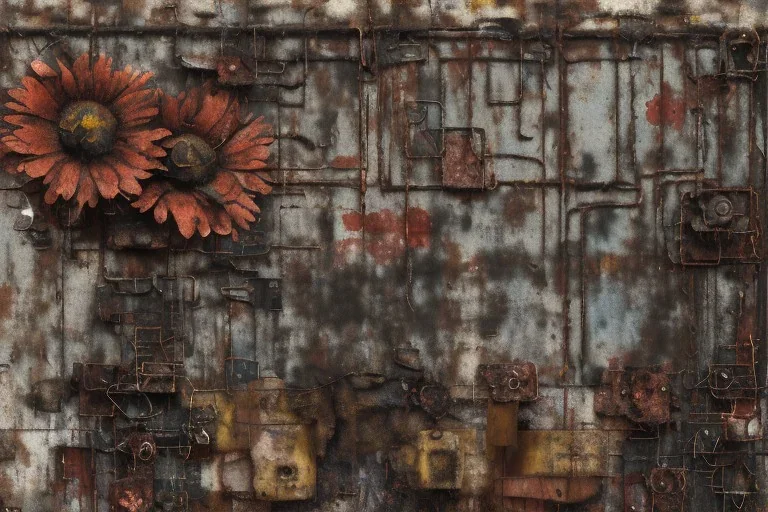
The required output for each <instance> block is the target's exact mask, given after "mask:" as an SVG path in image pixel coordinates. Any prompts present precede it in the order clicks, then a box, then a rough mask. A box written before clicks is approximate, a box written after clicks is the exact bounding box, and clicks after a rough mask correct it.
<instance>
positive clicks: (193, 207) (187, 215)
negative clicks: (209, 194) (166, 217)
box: [164, 192, 211, 239]
mask: <svg viewBox="0 0 768 512" xmlns="http://www.w3.org/2000/svg"><path fill="white" fill-rule="evenodd" d="M164 199H165V202H166V204H167V205H168V209H169V210H170V211H171V214H172V215H173V218H174V219H175V220H176V225H177V226H178V227H179V233H181V236H183V237H184V238H187V239H189V238H192V235H194V234H195V231H199V232H200V234H201V235H202V236H208V235H209V234H210V233H211V226H210V224H209V223H208V216H207V215H206V213H205V208H203V206H202V205H200V203H199V202H198V201H197V199H196V198H195V196H194V195H192V194H189V193H185V192H173V193H170V194H168V195H166V196H165V198H164Z"/></svg>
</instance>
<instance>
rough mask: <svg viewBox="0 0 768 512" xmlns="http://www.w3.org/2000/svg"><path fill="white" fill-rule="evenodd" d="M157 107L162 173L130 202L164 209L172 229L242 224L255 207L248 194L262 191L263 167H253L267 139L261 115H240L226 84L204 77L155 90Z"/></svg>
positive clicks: (222, 229) (223, 229)
mask: <svg viewBox="0 0 768 512" xmlns="http://www.w3.org/2000/svg"><path fill="white" fill-rule="evenodd" d="M161 114H162V118H163V121H164V123H165V126H167V127H168V128H170V129H171V131H172V132H173V136H172V137H169V138H168V139H166V140H165V141H163V142H162V145H163V146H164V147H165V148H166V149H167V150H168V157H167V158H166V161H165V163H166V166H167V168H168V172H167V173H165V174H163V179H162V180H158V181H154V182H152V183H150V184H148V185H147V186H146V187H145V189H144V191H143V192H142V194H141V196H140V197H139V199H138V200H137V201H136V202H134V203H133V206H135V207H136V208H139V210H140V211H142V212H146V211H148V210H150V209H152V208H154V215H155V220H156V221H157V222H159V223H163V222H165V221H166V220H167V218H168V212H169V211H170V213H171V215H173V218H174V219H175V220H176V224H177V225H178V227H179V232H180V233H181V234H182V236H184V237H185V238H190V237H191V236H192V235H194V234H195V231H197V232H198V233H200V235H201V236H204V237H205V236H208V235H209V234H210V233H211V231H213V232H215V233H218V234H220V235H227V234H230V233H234V235H235V236H236V235H237V232H236V231H235V230H234V229H233V226H232V224H233V222H234V223H235V224H236V225H237V226H239V227H241V228H242V229H246V230H247V229H249V227H250V223H251V222H254V221H255V220H256V214H258V212H259V211H260V210H259V207H258V206H257V205H256V203H255V202H254V201H253V195H254V193H259V194H262V195H265V194H268V193H269V192H270V191H271V190H272V188H271V187H270V186H269V185H268V184H267V183H266V180H268V174H267V172H265V171H260V169H264V168H265V167H266V160H267V158H268V157H269V148H268V147H267V146H268V145H269V144H271V143H272V142H273V141H274V138H273V137H272V135H271V127H270V126H269V125H268V124H266V123H264V120H263V117H259V118H258V119H255V120H251V121H249V120H246V121H245V122H241V120H240V104H239V102H238V100H237V97H236V96H235V95H234V94H233V93H232V92H229V91H225V90H218V91H217V90H214V89H213V86H212V85H211V84H210V83H207V84H205V85H204V86H203V87H199V88H195V89H192V90H191V91H189V93H186V94H185V93H184V92H182V93H180V94H179V95H178V96H177V97H173V96H169V95H162V97H161Z"/></svg>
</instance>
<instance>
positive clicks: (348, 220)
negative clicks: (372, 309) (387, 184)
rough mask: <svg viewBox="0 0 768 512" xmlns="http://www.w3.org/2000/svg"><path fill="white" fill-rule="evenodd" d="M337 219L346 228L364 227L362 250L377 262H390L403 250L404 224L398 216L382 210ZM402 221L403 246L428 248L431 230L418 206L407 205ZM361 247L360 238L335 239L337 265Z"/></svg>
mask: <svg viewBox="0 0 768 512" xmlns="http://www.w3.org/2000/svg"><path fill="white" fill-rule="evenodd" d="M341 220H342V222H343V223H344V229H346V230H347V231H353V232H362V231H363V230H365V251H366V252H367V253H368V254H370V255H371V256H372V257H373V259H374V261H375V262H376V263H377V264H379V265H385V264H387V263H391V262H392V261H394V260H396V259H398V258H400V257H401V256H402V255H403V254H404V253H405V248H406V239H405V225H404V222H403V216H402V215H398V214H396V213H395V212H393V211H392V210H387V209H385V210H381V211H378V212H371V213H368V214H366V215H365V216H363V215H361V214H359V213H345V214H344V215H343V216H342V218H341ZM406 222H407V224H408V240H407V247H410V248H412V249H414V248H417V247H423V248H428V247H429V244H430V234H431V231H432V221H431V219H430V217H429V213H428V212H427V211H426V210H424V209H422V208H409V209H408V215H407V219H406ZM362 247H363V240H362V239H361V238H345V239H344V240H339V241H337V242H336V245H335V249H336V255H337V260H336V262H337V264H341V263H342V262H343V261H345V259H346V258H345V256H346V255H347V254H349V253H354V252H356V251H359V250H360V249H362Z"/></svg>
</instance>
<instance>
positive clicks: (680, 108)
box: [645, 82, 685, 131]
mask: <svg viewBox="0 0 768 512" xmlns="http://www.w3.org/2000/svg"><path fill="white" fill-rule="evenodd" d="M645 106H646V110H645V118H646V119H647V120H648V122H649V123H651V124H652V125H654V126H660V125H662V124H663V125H665V126H671V127H672V128H674V129H675V130H677V131H681V130H682V129H683V123H685V100H684V99H683V98H682V97H680V96H675V94H674V92H673V91H672V87H670V85H669V84H668V83H667V82H663V83H662V84H661V92H660V93H659V94H657V95H656V96H654V97H653V99H652V100H651V101H648V102H646V103H645Z"/></svg>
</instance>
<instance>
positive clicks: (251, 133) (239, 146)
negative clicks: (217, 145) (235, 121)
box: [222, 116, 274, 155]
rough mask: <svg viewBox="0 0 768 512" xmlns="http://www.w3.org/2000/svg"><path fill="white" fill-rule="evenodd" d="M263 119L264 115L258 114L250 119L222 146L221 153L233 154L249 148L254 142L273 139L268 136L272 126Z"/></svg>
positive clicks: (262, 142)
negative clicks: (246, 124) (247, 123)
mask: <svg viewBox="0 0 768 512" xmlns="http://www.w3.org/2000/svg"><path fill="white" fill-rule="evenodd" d="M263 121H264V116H259V117H258V118H256V119H254V120H253V121H251V123H250V124H249V125H248V126H246V127H245V128H243V129H242V130H240V131H239V132H237V133H236V134H235V135H233V136H232V138H231V139H230V140H229V141H227V143H226V144H224V146H223V147H222V154H223V155H233V154H235V153H238V152H240V151H243V150H245V149H248V148H250V147H251V146H253V145H254V144H259V145H266V144H271V143H272V141H273V140H274V139H273V138H272V137H271V136H269V134H270V132H271V131H272V127H271V126H270V125H268V124H267V123H265V122H263Z"/></svg>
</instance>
